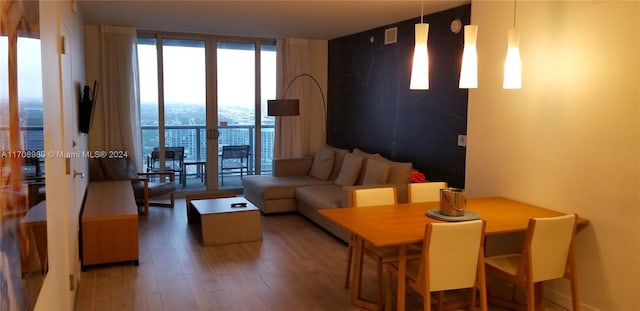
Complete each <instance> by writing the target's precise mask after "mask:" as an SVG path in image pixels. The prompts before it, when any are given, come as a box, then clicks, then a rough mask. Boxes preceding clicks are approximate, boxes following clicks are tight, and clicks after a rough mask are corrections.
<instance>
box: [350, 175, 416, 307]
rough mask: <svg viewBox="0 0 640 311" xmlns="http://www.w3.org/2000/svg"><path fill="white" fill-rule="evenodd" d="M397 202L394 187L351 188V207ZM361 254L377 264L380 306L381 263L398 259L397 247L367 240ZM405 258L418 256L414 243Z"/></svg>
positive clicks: (379, 302) (381, 300)
mask: <svg viewBox="0 0 640 311" xmlns="http://www.w3.org/2000/svg"><path fill="white" fill-rule="evenodd" d="M397 202H398V199H397V193H396V188H394V187H383V188H365V189H355V190H353V205H352V206H353V208H363V207H370V206H379V205H392V204H396V203H397ZM355 242H356V241H355V236H354V235H353V234H352V235H351V238H350V239H349V245H348V254H347V273H346V279H345V287H349V277H350V274H351V262H352V258H353V252H354V248H355ZM362 254H363V255H364V256H369V257H370V258H372V259H374V260H375V261H376V264H377V272H378V309H381V308H382V305H383V303H384V274H383V265H384V264H389V263H392V262H396V261H398V248H397V247H394V246H391V247H377V246H374V245H371V244H370V243H368V242H365V243H364V246H363V250H362ZM406 254H407V259H416V258H419V257H420V249H419V248H418V247H415V246H414V245H409V247H407V251H406Z"/></svg>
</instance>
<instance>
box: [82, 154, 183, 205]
mask: <svg viewBox="0 0 640 311" xmlns="http://www.w3.org/2000/svg"><path fill="white" fill-rule="evenodd" d="M150 177H157V180H158V181H157V182H156V181H154V182H152V181H149V178H150ZM109 180H131V186H132V187H133V194H134V197H135V199H136V203H137V204H138V205H142V206H143V207H144V211H143V213H142V214H143V215H148V214H149V206H150V205H154V206H165V207H173V206H174V205H175V198H174V192H175V190H176V186H175V174H174V172H147V173H140V172H136V169H135V165H134V164H133V163H132V162H131V161H129V159H128V158H123V159H106V158H105V159H93V160H90V161H89V181H91V182H100V181H109ZM166 196H169V200H170V201H169V203H164V202H157V201H151V199H153V198H157V197H166Z"/></svg>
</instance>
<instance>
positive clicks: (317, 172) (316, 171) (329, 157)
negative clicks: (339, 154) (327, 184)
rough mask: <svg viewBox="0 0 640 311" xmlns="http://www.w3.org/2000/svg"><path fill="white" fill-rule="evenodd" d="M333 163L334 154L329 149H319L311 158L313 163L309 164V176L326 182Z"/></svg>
mask: <svg viewBox="0 0 640 311" xmlns="http://www.w3.org/2000/svg"><path fill="white" fill-rule="evenodd" d="M333 161H334V152H333V150H332V149H329V148H321V149H319V150H318V151H316V154H315V156H314V157H313V163H311V170H310V171H309V176H311V177H314V178H317V179H320V180H327V179H329V176H330V175H331V170H332V169H333Z"/></svg>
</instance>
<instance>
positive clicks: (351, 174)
mask: <svg viewBox="0 0 640 311" xmlns="http://www.w3.org/2000/svg"><path fill="white" fill-rule="evenodd" d="M360 167H362V157H360V156H357V155H354V154H353V153H347V154H346V155H345V156H344V160H342V168H341V169H340V174H339V175H338V178H336V181H335V184H336V185H338V186H342V187H344V186H353V184H354V183H355V182H356V180H357V179H358V174H359V173H360Z"/></svg>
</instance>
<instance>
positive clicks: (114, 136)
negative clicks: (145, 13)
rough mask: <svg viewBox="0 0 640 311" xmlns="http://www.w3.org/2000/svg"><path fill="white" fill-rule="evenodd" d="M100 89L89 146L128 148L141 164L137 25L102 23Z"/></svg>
mask: <svg viewBox="0 0 640 311" xmlns="http://www.w3.org/2000/svg"><path fill="white" fill-rule="evenodd" d="M99 33H100V38H99V48H98V49H97V50H96V52H99V53H100V66H99V67H100V68H99V72H100V74H99V75H98V76H99V80H98V83H99V84H100V90H99V93H98V100H97V103H96V107H95V108H94V109H95V110H94V116H93V124H92V127H91V130H90V131H89V138H88V140H89V149H90V150H93V151H126V152H127V154H128V156H129V158H130V159H131V161H132V162H133V163H135V164H136V166H137V167H138V171H140V169H141V168H142V155H141V152H142V151H141V149H142V148H141V141H142V138H141V132H140V112H139V110H140V105H139V102H140V94H139V90H140V88H139V85H140V84H139V79H138V52H137V34H136V30H135V29H134V28H129V27H116V26H100V27H99Z"/></svg>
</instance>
